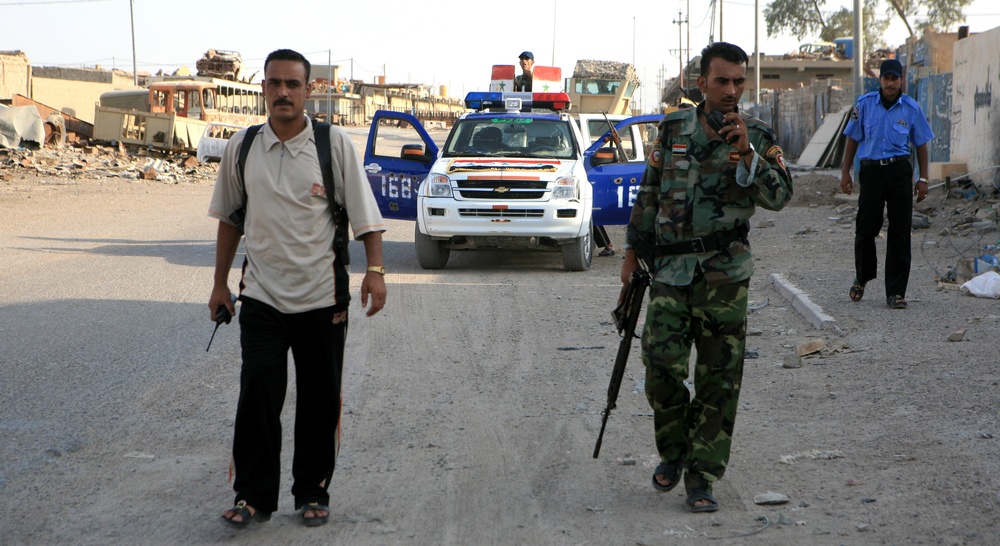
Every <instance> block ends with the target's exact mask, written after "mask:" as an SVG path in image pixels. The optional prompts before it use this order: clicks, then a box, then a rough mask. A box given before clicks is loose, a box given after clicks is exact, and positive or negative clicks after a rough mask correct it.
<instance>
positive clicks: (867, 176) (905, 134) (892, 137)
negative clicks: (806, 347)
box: [840, 59, 934, 309]
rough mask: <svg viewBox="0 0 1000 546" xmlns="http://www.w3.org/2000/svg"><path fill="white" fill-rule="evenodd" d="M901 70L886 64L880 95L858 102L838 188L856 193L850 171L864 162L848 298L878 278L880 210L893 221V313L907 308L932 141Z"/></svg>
mask: <svg viewBox="0 0 1000 546" xmlns="http://www.w3.org/2000/svg"><path fill="white" fill-rule="evenodd" d="M902 76H903V66H902V65H901V64H900V63H899V61H897V60H896V59H887V60H885V61H883V62H882V66H881V69H880V71H879V83H880V84H881V88H880V89H879V90H878V91H874V92H872V93H868V94H866V95H863V96H861V98H859V99H858V102H857V104H856V105H855V107H854V112H852V113H851V119H850V121H849V122H848V123H847V128H845V129H844V135H845V136H847V137H848V138H847V146H846V148H845V150H844V164H843V166H842V167H841V174H840V189H841V191H843V192H844V193H846V194H850V193H851V192H853V191H854V184H853V182H852V181H851V167H852V166H853V165H854V157H855V155H858V157H859V158H860V159H861V167H860V169H859V171H858V181H859V183H860V185H861V195H859V196H858V217H857V227H856V230H855V235H854V267H855V277H854V283H853V284H852V285H851V291H850V296H851V299H852V300H854V301H861V298H862V297H863V296H864V294H865V284H866V283H867V282H868V281H870V280H872V279H874V278H875V277H876V272H877V269H878V259H877V258H876V256H875V237H877V236H878V234H879V231H880V230H881V229H882V220H883V216H882V211H883V210H886V211H888V212H887V216H888V219H889V228H888V236H887V240H886V250H885V296H886V304H887V305H888V306H889V307H890V308H892V309H906V284H907V282H908V281H909V278H910V222H911V219H912V214H913V197H912V196H913V195H914V194H916V196H917V202H918V203H919V202H921V201H923V200H924V198H925V197H927V143H928V142H929V141H930V140H931V139H932V138H934V134H933V132H932V131H931V127H930V125H929V124H928V123H927V118H925V117H924V113H923V112H922V111H921V110H920V105H919V104H917V101H915V100H913V99H912V98H911V97H909V96H908V95H906V94H905V93H903V90H902V85H903V80H902ZM910 143H912V144H913V146H915V147H916V149H917V164H918V166H919V168H920V178H918V179H917V184H916V186H913V166H912V165H911V163H910Z"/></svg>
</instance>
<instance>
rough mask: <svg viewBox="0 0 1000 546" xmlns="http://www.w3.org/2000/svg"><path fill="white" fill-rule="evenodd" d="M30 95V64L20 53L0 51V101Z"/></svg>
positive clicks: (22, 53)
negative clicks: (15, 96)
mask: <svg viewBox="0 0 1000 546" xmlns="http://www.w3.org/2000/svg"><path fill="white" fill-rule="evenodd" d="M30 93H31V64H30V61H28V57H27V55H25V54H24V52H22V51H0V100H10V99H11V98H13V97H14V95H24V96H25V97H27V96H29V95H30Z"/></svg>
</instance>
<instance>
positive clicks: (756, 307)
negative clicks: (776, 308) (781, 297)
mask: <svg viewBox="0 0 1000 546" xmlns="http://www.w3.org/2000/svg"><path fill="white" fill-rule="evenodd" d="M768 303H770V301H769V299H768V298H764V301H762V302H758V303H751V304H750V305H747V310H749V311H758V310H760V309H763V308H765V307H767V304H768Z"/></svg>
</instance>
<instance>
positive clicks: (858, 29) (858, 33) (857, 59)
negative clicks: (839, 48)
mask: <svg viewBox="0 0 1000 546" xmlns="http://www.w3.org/2000/svg"><path fill="white" fill-rule="evenodd" d="M863 17H864V12H863V11H862V10H861V0H854V102H857V101H858V97H860V96H861V95H862V94H864V92H865V90H864V86H865V83H864V78H865V76H864V62H863V61H862V59H863V58H864V55H863V52H864V50H865V34H864V30H863V29H864V25H863V24H862V22H863Z"/></svg>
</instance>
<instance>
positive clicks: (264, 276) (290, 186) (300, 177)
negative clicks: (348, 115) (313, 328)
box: [208, 118, 385, 313]
mask: <svg viewBox="0 0 1000 546" xmlns="http://www.w3.org/2000/svg"><path fill="white" fill-rule="evenodd" d="M306 120H307V121H306V128H305V129H304V130H303V131H302V132H301V133H299V134H298V135H296V136H295V137H293V138H292V139H290V140H288V141H286V142H284V143H282V142H281V141H280V140H278V137H277V136H276V135H275V134H274V131H272V130H271V126H270V124H264V127H263V128H262V129H261V130H260V132H259V133H258V134H257V137H256V138H255V139H254V142H253V145H252V146H251V147H250V153H249V154H248V156H247V162H246V167H245V172H244V174H245V177H246V185H247V189H246V197H247V201H248V204H247V213H246V219H245V221H244V233H245V239H244V248H245V251H246V256H247V261H248V265H247V270H246V272H245V273H244V276H243V283H244V285H245V288H244V289H243V292H242V293H243V295H246V296H247V297H250V298H253V299H255V300H259V301H262V302H264V303H266V304H268V305H271V306H272V307H274V308H276V309H278V310H279V311H281V312H283V313H301V312H304V311H310V310H313V309H318V308H322V307H329V306H332V305H335V304H337V303H342V302H337V301H335V293H336V292H335V286H334V271H333V260H334V258H335V256H334V250H333V233H334V225H333V217H332V216H331V215H330V207H329V204H328V203H327V200H326V190H325V188H324V186H323V173H322V172H321V171H320V166H319V158H318V157H317V155H316V143H315V138H314V136H313V128H312V123H311V122H309V121H308V118H306ZM245 136H246V130H243V131H240V132H238V133H236V134H235V135H234V136H233V137H232V138H231V139H230V140H229V143H228V144H227V145H226V151H225V152H224V153H223V156H222V162H221V164H220V165H219V174H218V177H217V179H216V183H215V191H214V193H213V195H212V202H211V204H210V206H209V213H208V214H209V216H211V217H213V218H217V219H219V220H221V221H223V222H226V223H228V224H233V222H232V221H231V220H230V219H229V215H230V214H232V213H233V212H234V211H236V210H239V209H240V208H242V206H243V196H244V191H243V187H242V184H241V183H240V181H239V175H238V173H237V170H238V169H237V166H236V160H237V157H238V155H239V150H240V146H241V144H242V142H243V138H244V137H245ZM330 152H331V155H332V161H333V173H334V191H335V193H336V199H337V202H338V203H340V204H341V205H342V206H343V207H344V208H345V209H347V213H348V217H349V218H350V224H351V230H352V231H353V232H354V238H355V239H357V238H358V237H361V236H362V235H364V234H366V233H369V232H372V231H385V223H384V221H383V220H382V214H381V213H380V212H379V210H378V205H377V204H376V202H375V197H374V196H373V195H372V192H371V188H370V187H369V185H368V179H367V177H366V176H365V172H364V169H363V168H362V165H361V158H360V157H359V156H358V152H357V150H356V149H355V148H354V144H353V143H352V142H351V140H350V138H349V137H348V135H347V133H346V132H344V130H342V129H340V128H339V127H331V128H330Z"/></svg>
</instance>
